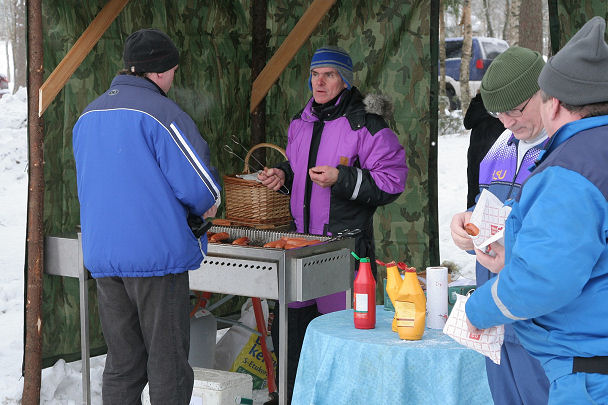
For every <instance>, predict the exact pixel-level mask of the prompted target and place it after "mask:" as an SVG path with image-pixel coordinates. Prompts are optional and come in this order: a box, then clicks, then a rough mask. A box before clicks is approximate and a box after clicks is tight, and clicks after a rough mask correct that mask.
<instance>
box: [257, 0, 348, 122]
mask: <svg viewBox="0 0 608 405" xmlns="http://www.w3.org/2000/svg"><path fill="white" fill-rule="evenodd" d="M335 2H336V0H314V1H313V2H312V4H311V5H310V6H309V7H308V9H307V10H306V11H305V12H304V14H303V15H302V18H300V21H298V23H297V24H296V26H295V27H293V29H292V30H291V32H290V33H289V35H288V36H287V38H285V41H283V43H282V44H281V46H280V47H279V49H277V51H276V52H275V54H274V55H272V58H270V60H269V61H268V63H267V64H266V66H265V67H264V70H262V72H261V73H260V75H259V76H258V77H256V79H255V81H254V82H253V85H252V86H251V104H250V106H249V112H253V111H254V110H255V108H256V107H257V106H258V104H259V103H260V101H262V99H263V98H264V97H266V94H267V93H268V90H270V87H272V85H273V84H274V82H276V81H277V79H278V78H279V76H280V75H281V73H282V72H283V70H285V68H286V67H287V65H288V64H289V62H290V61H291V60H292V59H293V57H294V56H295V54H296V53H297V52H298V51H299V50H300V48H301V47H302V45H303V44H304V42H306V40H308V37H310V34H312V32H313V30H314V29H315V28H317V25H319V22H320V21H321V19H322V18H323V17H324V16H325V14H327V12H328V11H329V9H330V8H331V6H333V5H334V3H335Z"/></svg>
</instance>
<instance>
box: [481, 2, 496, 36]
mask: <svg viewBox="0 0 608 405" xmlns="http://www.w3.org/2000/svg"><path fill="white" fill-rule="evenodd" d="M483 8H484V10H485V13H486V27H487V32H488V36H489V37H494V29H493V28H492V20H491V19H490V9H489V8H488V0H483Z"/></svg>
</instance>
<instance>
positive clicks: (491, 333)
mask: <svg viewBox="0 0 608 405" xmlns="http://www.w3.org/2000/svg"><path fill="white" fill-rule="evenodd" d="M468 299H469V296H468V295H467V296H464V295H460V294H457V295H456V304H454V308H452V312H451V313H450V316H449V318H448V320H447V322H446V323H445V326H444V327H443V333H445V334H446V335H448V336H449V337H451V338H452V339H454V340H455V341H457V342H458V343H460V344H461V345H463V346H466V347H468V348H469V349H473V350H475V351H476V352H479V353H481V354H483V355H484V356H487V357H489V358H490V360H492V361H493V362H494V363H496V364H500V348H501V346H502V343H503V341H504V340H505V327H504V325H498V326H493V327H491V328H488V329H483V330H482V331H481V334H479V335H476V334H473V333H471V332H469V328H468V326H467V316H466V313H465V310H464V306H465V304H466V302H467V300H468Z"/></svg>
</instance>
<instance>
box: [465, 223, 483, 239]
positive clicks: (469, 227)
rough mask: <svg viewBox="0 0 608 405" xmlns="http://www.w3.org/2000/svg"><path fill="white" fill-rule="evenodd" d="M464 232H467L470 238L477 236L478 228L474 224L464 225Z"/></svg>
mask: <svg viewBox="0 0 608 405" xmlns="http://www.w3.org/2000/svg"><path fill="white" fill-rule="evenodd" d="M464 230H465V231H467V233H468V234H469V235H471V236H477V235H479V228H478V227H477V226H475V224H472V223H471V222H469V223H468V224H465V226H464Z"/></svg>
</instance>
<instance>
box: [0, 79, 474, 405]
mask: <svg viewBox="0 0 608 405" xmlns="http://www.w3.org/2000/svg"><path fill="white" fill-rule="evenodd" d="M26 121H27V100H26V93H25V90H23V89H21V90H20V91H19V92H17V93H16V94H15V95H14V96H11V95H7V96H4V97H3V98H2V99H0V207H1V209H0V269H1V270H0V404H3V405H5V404H6V405H8V404H19V403H20V402H21V393H22V391H23V378H22V377H21V362H22V356H23V340H22V339H23V266H24V263H23V261H24V248H25V222H26V204H27V172H26V170H27V124H26ZM457 132H459V133H457V134H453V135H444V136H440V137H439V145H438V147H439V225H440V228H439V236H440V255H441V260H442V261H444V260H450V261H453V262H455V263H456V264H457V265H459V266H460V267H461V269H462V270H461V271H462V275H463V276H465V277H467V278H474V259H473V258H472V257H471V256H469V255H468V254H466V253H464V252H461V251H459V250H458V249H457V248H456V247H455V246H454V244H453V243H452V242H451V239H450V232H449V224H450V220H451V217H452V215H453V214H454V213H456V212H459V211H462V210H463V209H464V208H465V204H466V190H467V187H466V150H467V146H468V142H469V136H468V132H467V131H465V130H464V129H461V130H460V131H457ZM104 361H105V356H99V357H95V358H93V359H91V396H92V403H93V404H94V405H98V404H101V373H102V371H103V365H104ZM80 378H81V377H80V362H74V363H67V364H66V363H65V362H63V361H59V362H57V363H56V364H55V365H54V366H53V367H51V368H48V369H45V370H43V373H42V389H41V395H40V397H41V398H40V403H41V404H43V405H44V404H47V405H71V404H78V403H80V401H81V398H82V394H81V380H80ZM265 400H266V392H265V391H264V390H260V391H256V392H255V393H254V403H255V404H261V403H263V402H264V401H265Z"/></svg>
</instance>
